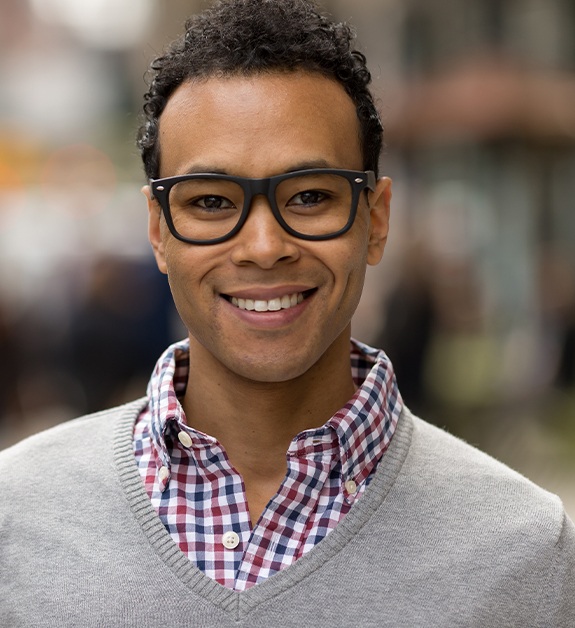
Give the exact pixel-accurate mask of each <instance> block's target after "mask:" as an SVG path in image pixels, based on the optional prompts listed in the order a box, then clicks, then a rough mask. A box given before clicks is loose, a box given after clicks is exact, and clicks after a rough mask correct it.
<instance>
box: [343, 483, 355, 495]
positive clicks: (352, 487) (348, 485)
mask: <svg viewBox="0 0 575 628" xmlns="http://www.w3.org/2000/svg"><path fill="white" fill-rule="evenodd" d="M345 490H346V491H347V492H348V493H349V494H350V495H353V494H354V493H355V491H357V484H356V483H355V482H354V481H353V480H348V481H347V482H346V483H345Z"/></svg>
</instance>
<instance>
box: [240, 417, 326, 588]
mask: <svg viewBox="0 0 575 628" xmlns="http://www.w3.org/2000/svg"><path fill="white" fill-rule="evenodd" d="M336 452H337V443H336V442H335V443H334V434H333V431H332V430H329V429H328V430H325V431H322V432H319V431H317V432H315V433H314V434H313V435H309V436H305V437H303V438H302V437H301V436H298V437H296V439H294V441H292V444H291V445H290V448H289V450H288V453H287V473H286V476H285V478H284V481H283V482H282V484H281V486H280V487H279V490H278V492H277V493H276V494H275V495H274V497H273V498H272V499H271V501H270V502H269V503H268V505H267V506H266V508H265V510H264V512H263V513H262V515H261V517H260V518H259V520H258V523H257V524H256V526H255V528H254V529H253V531H252V534H251V537H250V539H249V543H248V544H247V546H246V547H245V551H244V554H243V558H242V561H241V564H240V567H239V569H238V572H237V577H236V584H235V589H236V590H237V591H243V590H246V589H248V588H250V587H251V586H253V585H255V584H257V583H258V582H260V581H262V580H264V579H266V578H267V577H269V576H270V575H272V574H274V573H276V572H278V571H280V570H281V568H282V566H285V565H289V564H292V563H293V562H294V560H295V559H296V558H299V556H300V555H301V551H302V548H303V546H304V544H305V540H306V538H307V536H308V534H309V531H310V529H312V528H313V522H314V513H315V512H316V509H317V505H318V501H319V497H320V495H321V492H322V489H323V488H324V486H325V483H326V480H327V478H328V476H329V474H330V471H331V468H332V466H333V465H334V464H335V454H336Z"/></svg>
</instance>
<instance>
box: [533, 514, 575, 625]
mask: <svg viewBox="0 0 575 628" xmlns="http://www.w3.org/2000/svg"><path fill="white" fill-rule="evenodd" d="M545 593H546V595H545V603H544V604H542V605H541V607H540V611H541V612H540V617H539V623H538V625H539V626H542V627H543V626H545V627H547V626H553V627H556V628H567V627H568V626H574V627H575V525H574V524H573V522H572V521H571V519H569V517H568V516H567V515H564V518H563V527H562V529H561V534H560V536H559V538H558V540H557V543H556V545H555V560H554V562H553V571H552V573H551V574H550V577H549V580H548V583H547V590H546V592H545Z"/></svg>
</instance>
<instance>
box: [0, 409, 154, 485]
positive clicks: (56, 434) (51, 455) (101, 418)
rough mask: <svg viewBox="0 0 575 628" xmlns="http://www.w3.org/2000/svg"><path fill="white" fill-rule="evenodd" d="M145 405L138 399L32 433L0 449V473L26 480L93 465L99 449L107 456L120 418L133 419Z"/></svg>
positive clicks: (99, 452) (99, 451)
mask: <svg viewBox="0 0 575 628" xmlns="http://www.w3.org/2000/svg"><path fill="white" fill-rule="evenodd" d="M145 404H146V400H145V399H138V400H136V401H132V402H130V403H127V404H124V405H121V406H117V407H115V408H111V409H109V410H104V411H101V412H97V413H94V414H89V415H86V416H83V417H79V418H77V419H73V420H71V421H66V422H64V423H61V424H60V425H58V426H56V427H53V428H50V429H48V430H45V431H43V432H39V433H38V434H34V435H33V436H30V437H28V438H26V439H24V440H22V441H20V442H19V443H17V444H15V445H13V446H12V447H9V448H8V449H5V450H4V451H1V452H0V474H2V475H3V476H4V477H10V478H12V480H13V482H15V481H16V480H18V479H21V478H26V479H27V480H28V481H30V480H32V479H34V477H36V478H38V479H40V478H42V477H43V474H46V473H50V474H51V475H53V474H54V473H57V472H58V470H59V469H62V470H66V472H67V473H73V469H77V468H78V467H79V466H88V465H91V464H94V463H95V462H96V461H97V460H98V458H99V457H100V456H101V455H102V452H104V451H108V450H110V455H111V446H110V445H111V442H112V440H113V438H114V429H115V426H116V424H117V423H118V422H119V421H120V419H122V418H125V419H126V420H130V419H131V418H133V419H134V420H135V419H136V417H137V416H138V414H139V413H140V411H141V410H142V409H143V408H144V407H145ZM13 482H11V483H13Z"/></svg>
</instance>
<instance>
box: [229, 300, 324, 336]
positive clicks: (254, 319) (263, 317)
mask: <svg viewBox="0 0 575 628" xmlns="http://www.w3.org/2000/svg"><path fill="white" fill-rule="evenodd" d="M314 297H315V292H314V293H312V294H310V295H309V296H308V297H306V298H305V299H304V300H303V301H302V302H301V303H298V304H297V305H294V306H293V307H289V308H286V309H285V310H284V309H281V310H276V311H274V312H270V311H268V312H256V311H255V310H242V309H240V308H239V307H236V306H235V305H232V304H231V303H230V302H229V301H228V300H227V299H223V297H222V299H223V301H224V302H225V304H226V305H227V306H228V307H229V308H230V309H231V310H233V312H234V314H235V315H236V316H237V317H238V318H239V319H240V320H242V321H244V322H245V323H248V324H249V325H250V326H252V327H258V328H260V329H277V328H280V327H285V326H286V325H289V324H290V323H293V322H294V321H295V320H296V319H297V318H299V317H300V316H301V315H302V314H303V312H304V311H305V309H306V308H307V306H308V305H309V302H310V301H311V300H312V299H313V298H314Z"/></svg>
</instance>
